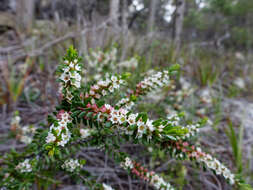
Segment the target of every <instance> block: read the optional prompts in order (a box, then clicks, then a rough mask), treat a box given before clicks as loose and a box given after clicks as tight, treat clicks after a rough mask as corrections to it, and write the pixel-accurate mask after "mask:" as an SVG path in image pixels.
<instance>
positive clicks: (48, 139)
mask: <svg viewBox="0 0 253 190" xmlns="http://www.w3.org/2000/svg"><path fill="white" fill-rule="evenodd" d="M55 140H56V138H55V136H54V135H53V133H51V132H49V133H48V135H47V138H46V143H50V142H54V141H55Z"/></svg>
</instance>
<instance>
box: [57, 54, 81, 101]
mask: <svg viewBox="0 0 253 190" xmlns="http://www.w3.org/2000/svg"><path fill="white" fill-rule="evenodd" d="M71 51H72V50H70V51H69V54H70V55H71ZM73 57H75V56H72V57H71V58H70V57H68V58H66V59H65V60H64V63H63V64H62V65H60V72H61V76H60V78H59V79H60V81H61V85H60V91H61V92H62V93H63V95H64V97H65V98H66V99H67V101H68V102H71V100H72V98H73V92H72V91H73V90H74V89H76V88H77V89H78V88H80V86H81V79H82V77H81V65H80V64H79V59H78V57H75V59H73ZM71 59H73V60H71Z"/></svg>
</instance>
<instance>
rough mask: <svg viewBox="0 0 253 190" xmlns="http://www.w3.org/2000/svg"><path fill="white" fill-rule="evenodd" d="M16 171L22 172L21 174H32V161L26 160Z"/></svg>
mask: <svg viewBox="0 0 253 190" xmlns="http://www.w3.org/2000/svg"><path fill="white" fill-rule="evenodd" d="M16 170H20V172H21V173H26V172H31V171H32V166H31V164H30V160H29V159H25V161H23V162H20V163H19V164H18V165H17V166H16Z"/></svg>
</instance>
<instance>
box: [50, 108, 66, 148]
mask: <svg viewBox="0 0 253 190" xmlns="http://www.w3.org/2000/svg"><path fill="white" fill-rule="evenodd" d="M57 117H58V119H57V122H55V123H54V124H52V125H51V127H50V130H49V132H48V135H47V137H46V142H47V143H56V144H57V145H58V146H64V145H65V144H67V142H68V141H69V139H70V136H71V133H70V131H69V129H68V126H67V125H68V123H71V118H70V115H69V114H68V113H67V112H65V111H60V112H59V113H58V115H57Z"/></svg>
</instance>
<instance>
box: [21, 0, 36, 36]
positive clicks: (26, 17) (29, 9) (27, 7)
mask: <svg viewBox="0 0 253 190" xmlns="http://www.w3.org/2000/svg"><path fill="white" fill-rule="evenodd" d="M34 3H35V0H18V1H17V23H19V27H20V29H21V30H23V31H25V32H30V31H31V30H32V24H33V17H34Z"/></svg>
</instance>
